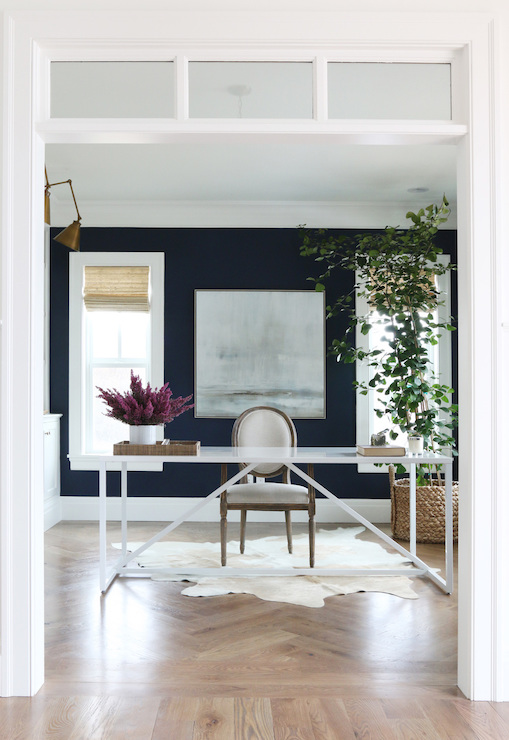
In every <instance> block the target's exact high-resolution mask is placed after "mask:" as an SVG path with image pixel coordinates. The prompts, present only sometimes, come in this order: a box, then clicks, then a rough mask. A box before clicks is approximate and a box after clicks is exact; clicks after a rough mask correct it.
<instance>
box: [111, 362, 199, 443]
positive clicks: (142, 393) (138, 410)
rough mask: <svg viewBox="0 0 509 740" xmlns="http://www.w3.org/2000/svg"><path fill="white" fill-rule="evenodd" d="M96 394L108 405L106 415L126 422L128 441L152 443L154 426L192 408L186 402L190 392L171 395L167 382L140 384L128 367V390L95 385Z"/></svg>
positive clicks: (171, 419)
mask: <svg viewBox="0 0 509 740" xmlns="http://www.w3.org/2000/svg"><path fill="white" fill-rule="evenodd" d="M97 390H98V391H99V394H98V398H100V399H102V400H103V401H104V402H105V403H106V405H107V406H108V410H107V411H106V416H110V417H111V418H112V419H118V420H119V421H122V422H123V423H124V424H128V425H129V430H130V436H129V441H130V442H131V444H155V441H156V427H157V426H158V425H162V424H168V423H169V422H171V421H173V419H175V418H176V417H177V416H180V414H183V413H184V412H185V411H188V410H189V409H191V408H193V406H194V404H188V401H190V400H191V398H192V396H187V397H186V398H182V396H179V398H172V395H173V393H172V391H171V390H170V388H169V383H165V384H164V385H163V386H162V387H161V388H159V389H157V388H154V389H152V388H151V387H150V383H147V386H146V387H145V388H144V387H143V384H142V382H141V378H140V377H139V376H138V375H135V374H134V372H133V371H132V370H131V384H130V390H129V391H127V392H125V393H121V392H120V391H117V390H116V389H115V388H113V389H111V390H109V389H107V390H105V389H103V388H100V387H99V386H97Z"/></svg>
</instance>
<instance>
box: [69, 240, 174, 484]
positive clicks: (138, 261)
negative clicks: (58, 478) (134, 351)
mask: <svg viewBox="0 0 509 740" xmlns="http://www.w3.org/2000/svg"><path fill="white" fill-rule="evenodd" d="M89 265H93V266H101V267H103V266H124V265H125V266H132V265H136V266H138V265H139V266H144V265H148V266H149V267H150V291H151V293H150V341H149V344H150V357H149V368H150V377H149V378H148V379H149V380H150V383H151V385H153V386H155V387H158V388H159V387H161V386H162V385H163V384H164V252H123V253H121V252H75V253H72V254H70V255H69V460H70V464H71V470H91V469H93V468H92V467H91V466H93V463H90V461H89V458H90V457H93V455H87V454H86V453H85V452H84V441H85V434H86V431H85V413H84V410H85V403H86V399H85V398H84V390H85V387H86V383H85V379H86V373H87V367H86V363H85V359H86V348H85V345H86V341H87V337H86V325H85V305H84V301H83V270H84V268H85V266H89ZM158 435H159V439H162V435H163V430H162V429H158ZM96 467H97V466H96ZM159 468H160V466H159V465H158V466H157V469H159ZM137 469H141V468H140V466H139V465H138V466H137ZM144 469H145V468H144ZM150 469H152V466H151V467H150Z"/></svg>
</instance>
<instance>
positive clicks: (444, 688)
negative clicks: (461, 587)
mask: <svg viewBox="0 0 509 740" xmlns="http://www.w3.org/2000/svg"><path fill="white" fill-rule="evenodd" d="M154 527H155V528H154ZM158 528H161V527H160V525H151V524H146V523H143V524H141V523H137V524H131V525H130V531H129V538H130V539H131V540H142V539H144V538H147V537H148V536H151V535H152V534H153V533H154V532H155V531H157V529H158ZM295 531H298V527H295ZM275 533H281V534H282V533H283V525H281V527H280V526H279V525H267V524H264V525H257V524H251V525H248V537H257V536H264V535H267V534H275ZM218 534H219V532H218V527H217V526H212V525H203V524H197V523H187V524H185V525H182V527H180V528H179V529H178V530H177V531H175V532H174V533H172V534H171V535H170V538H173V539H184V538H192V539H195V540H209V541H210V540H216V541H217V539H218ZM229 534H230V535H231V536H232V537H235V538H236V537H237V536H238V533H237V531H236V528H235V526H234V525H233V526H232V527H231V529H230V533H229ZM118 539H119V532H118V526H117V525H111V527H110V531H109V540H110V541H115V540H118ZM97 546H98V527H97V523H77V522H73V523H61V524H58V525H57V526H56V527H53V528H52V529H51V530H49V531H48V532H47V533H46V592H47V599H46V616H45V621H46V650H47V652H46V683H45V685H44V687H43V688H42V690H41V691H40V692H39V693H38V695H37V696H36V697H34V698H32V699H21V698H19V699H1V700H0V738H1V739H2V740H14V739H16V740H25V739H26V740H38V739H39V738H40V739H41V740H42V739H43V738H44V740H46V739H48V740H49V738H52V739H55V740H60V739H61V740H76V739H79V740H96V738H97V739H99V738H100V739H101V740H161V739H162V738H165V739H166V738H168V739H170V740H209V739H210V740H342V739H343V738H346V739H352V740H353V739H354V738H365V739H366V740H371V739H373V740H385V739H389V738H390V739H392V738H402V739H405V740H406V739H410V738H416V739H417V740H420V739H421V738H426V739H427V738H432V739H438V740H444V739H449V738H451V740H452V739H454V740H457V739H459V738H466V739H468V740H470V739H472V740H474V739H477V738H479V739H482V740H498V739H500V740H502V739H504V740H507V738H509V705H508V704H490V703H484V702H477V703H472V702H469V701H467V700H466V699H464V697H463V696H462V695H461V693H460V692H459V691H458V689H457V688H456V597H455V596H454V595H453V596H450V597H449V596H445V595H444V594H442V592H440V591H439V590H438V589H437V588H436V587H435V586H433V585H432V584H431V583H430V582H428V581H425V580H424V579H416V580H415V589H416V591H417V592H418V593H419V597H420V598H419V599H418V600H416V601H410V600H405V599H399V598H397V597H395V596H389V595H386V594H379V593H375V594H366V593H359V594H352V595H349V596H333V597H331V598H329V599H327V600H326V604H325V606H324V607H323V608H321V609H310V608H306V607H297V606H289V605H283V604H278V603H269V602H264V601H260V600H258V599H257V598H255V597H254V596H249V595H232V596H221V597H213V598H203V599H196V598H189V597H185V596H181V595H180V591H181V590H182V585H181V584H178V583H169V582H156V581H150V580H149V579H117V581H115V582H114V583H113V585H112V587H111V588H110V590H109V592H108V593H107V594H106V595H105V596H103V597H101V596H100V594H99V589H98V560H97V556H98V550H97ZM218 546H219V545H218ZM419 554H421V555H425V556H426V557H425V559H427V560H430V561H431V562H433V563H434V564H436V566H437V567H440V566H441V564H442V547H441V546H430V545H428V546H420V548H419ZM111 555H112V558H115V557H116V553H114V551H112V553H111Z"/></svg>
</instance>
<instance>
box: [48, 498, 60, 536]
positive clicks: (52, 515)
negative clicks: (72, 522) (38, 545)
mask: <svg viewBox="0 0 509 740" xmlns="http://www.w3.org/2000/svg"><path fill="white" fill-rule="evenodd" d="M61 520H62V499H61V497H60V496H52V497H51V498H50V499H47V500H46V501H45V502H44V531H45V532H46V531H47V530H48V529H51V527H54V526H55V524H58V522H60V521H61Z"/></svg>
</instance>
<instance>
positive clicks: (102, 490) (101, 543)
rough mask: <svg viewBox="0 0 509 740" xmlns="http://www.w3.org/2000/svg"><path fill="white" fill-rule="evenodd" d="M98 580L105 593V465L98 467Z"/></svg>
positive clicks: (101, 464) (102, 463)
mask: <svg viewBox="0 0 509 740" xmlns="http://www.w3.org/2000/svg"><path fill="white" fill-rule="evenodd" d="M99 553H100V563H99V580H100V585H101V591H102V592H103V593H104V591H106V463H104V462H101V463H100V465H99Z"/></svg>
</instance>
